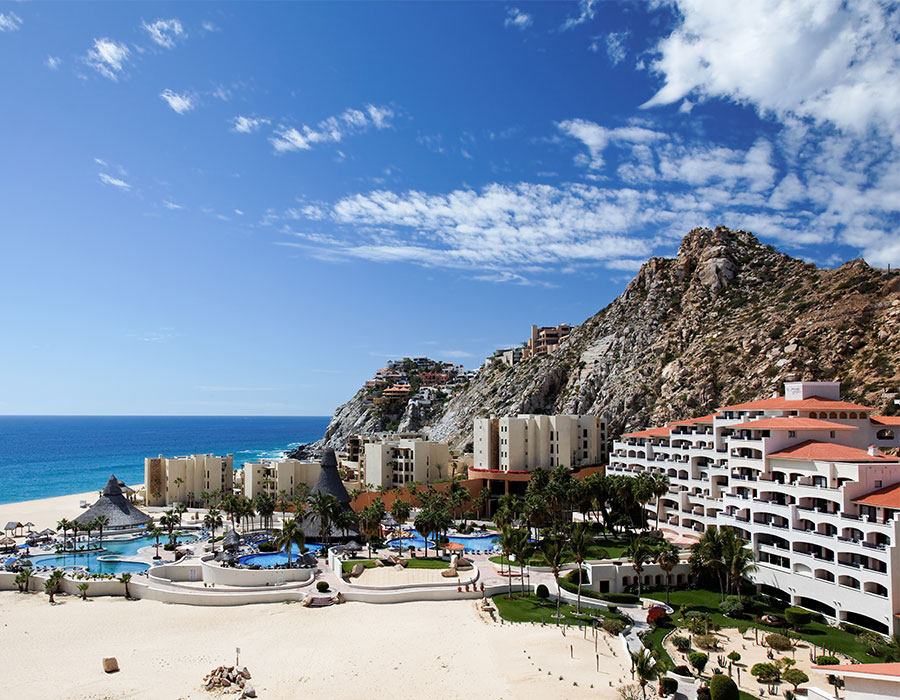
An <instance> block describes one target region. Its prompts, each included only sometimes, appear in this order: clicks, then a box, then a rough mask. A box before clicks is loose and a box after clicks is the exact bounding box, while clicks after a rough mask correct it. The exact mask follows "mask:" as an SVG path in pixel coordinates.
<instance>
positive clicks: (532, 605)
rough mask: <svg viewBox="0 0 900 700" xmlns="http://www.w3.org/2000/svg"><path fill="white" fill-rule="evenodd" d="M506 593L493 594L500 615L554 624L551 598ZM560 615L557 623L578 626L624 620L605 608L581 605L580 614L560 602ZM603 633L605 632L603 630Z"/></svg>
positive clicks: (511, 620)
mask: <svg viewBox="0 0 900 700" xmlns="http://www.w3.org/2000/svg"><path fill="white" fill-rule="evenodd" d="M506 595H507V594H506V593H498V594H497V595H495V596H493V598H492V600H493V601H494V603H495V604H496V606H497V610H498V611H499V613H500V617H502V618H503V619H504V620H509V621H510V622H536V623H539V622H544V623H546V624H548V625H555V624H556V620H555V619H554V618H553V617H552V616H553V615H554V614H555V613H556V603H555V602H554V601H551V600H547V601H542V600H541V599H540V598H538V597H537V596H536V595H534V594H533V593H529V594H527V595H526V594H522V593H513V597H512V598H511V599H510V598H507V597H506ZM559 613H560V615H564V617H563V618H561V619H560V621H559V624H565V625H573V626H578V624H579V623H581V624H582V625H584V624H589V625H593V624H595V623H596V622H597V620H601V621H602V620H603V619H604V618H614V619H619V620H624V618H623V616H622V615H620V614H619V613H611V612H609V611H608V610H606V609H605V608H589V607H587V606H583V607H582V609H581V614H580V615H579V614H578V613H576V612H575V606H574V605H569V604H567V603H562V604H561V605H560V606H559ZM604 634H605V632H604Z"/></svg>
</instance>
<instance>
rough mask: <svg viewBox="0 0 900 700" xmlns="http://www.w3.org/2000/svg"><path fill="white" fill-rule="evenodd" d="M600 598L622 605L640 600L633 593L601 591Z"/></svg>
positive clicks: (633, 603) (632, 603)
mask: <svg viewBox="0 0 900 700" xmlns="http://www.w3.org/2000/svg"><path fill="white" fill-rule="evenodd" d="M600 599H601V600H605V601H607V602H609V603H619V604H620V605H635V604H637V602H638V601H639V600H640V598H638V597H637V596H636V595H634V594H633V593H601V594H600Z"/></svg>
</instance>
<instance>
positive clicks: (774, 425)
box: [728, 416, 859, 430]
mask: <svg viewBox="0 0 900 700" xmlns="http://www.w3.org/2000/svg"><path fill="white" fill-rule="evenodd" d="M728 427H729V428H737V429H754V430H859V428H857V427H856V426H855V425H845V424H843V423H832V422H831V421H827V420H819V419H818V418H800V417H798V416H788V417H781V418H759V419H757V420H751V421H747V422H746V423H738V424H737V425H730V426H728Z"/></svg>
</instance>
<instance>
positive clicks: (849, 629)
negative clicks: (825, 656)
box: [838, 622, 868, 636]
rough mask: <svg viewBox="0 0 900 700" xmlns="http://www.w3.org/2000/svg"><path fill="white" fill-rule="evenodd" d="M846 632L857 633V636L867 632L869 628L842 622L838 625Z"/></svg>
mask: <svg viewBox="0 0 900 700" xmlns="http://www.w3.org/2000/svg"><path fill="white" fill-rule="evenodd" d="M838 627H840V628H841V629H842V630H844V632H849V633H850V634H855V635H857V636H859V635H861V634H865V633H866V632H867V631H868V630H866V629H863V628H862V627H859V626H858V625H852V624H850V623H849V622H842V623H841V624H840V625H838Z"/></svg>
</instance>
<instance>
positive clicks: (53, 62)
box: [44, 56, 62, 70]
mask: <svg viewBox="0 0 900 700" xmlns="http://www.w3.org/2000/svg"><path fill="white" fill-rule="evenodd" d="M44 65H45V66H47V68H49V69H50V70H59V67H60V66H61V65H62V59H61V58H58V57H57V56H47V58H46V59H45V60H44Z"/></svg>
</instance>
